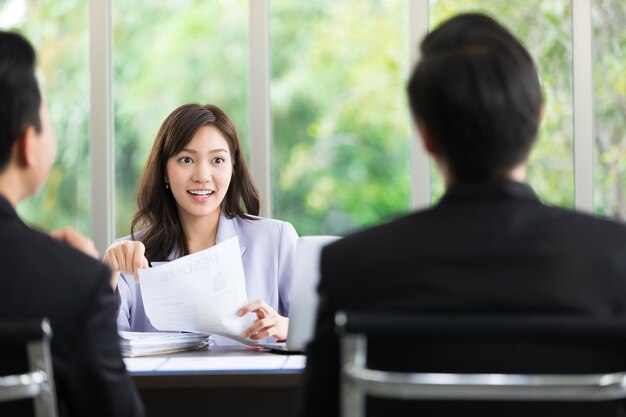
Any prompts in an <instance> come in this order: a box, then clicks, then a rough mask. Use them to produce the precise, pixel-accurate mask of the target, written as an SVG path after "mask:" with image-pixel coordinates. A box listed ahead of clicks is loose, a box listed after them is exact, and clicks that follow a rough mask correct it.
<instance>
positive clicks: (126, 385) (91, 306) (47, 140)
mask: <svg viewBox="0 0 626 417" xmlns="http://www.w3.org/2000/svg"><path fill="white" fill-rule="evenodd" d="M34 70H35V51H34V50H33V48H32V46H31V45H30V43H29V42H28V41H27V40H26V39H24V38H23V37H22V36H20V35H18V34H15V33H10V32H1V31H0V248H2V249H1V250H0V271H1V272H0V318H2V319H3V320H13V319H14V320H24V319H41V318H43V317H48V319H49V320H50V324H51V327H52V333H53V335H52V341H51V351H52V360H53V372H54V377H55V384H56V391H57V398H58V404H59V409H60V413H61V415H67V416H109V417H110V416H142V415H143V414H144V411H143V405H142V403H141V401H140V399H139V396H138V393H137V390H136V388H135V386H134V385H133V383H132V381H131V379H130V377H129V375H128V374H127V373H126V368H125V366H124V362H123V360H122V357H121V355H120V348H119V341H118V335H117V326H116V323H115V318H116V313H117V304H116V303H115V298H114V294H113V291H112V289H111V278H112V274H111V271H110V270H109V269H108V267H106V266H105V265H103V264H102V263H100V262H99V261H98V260H96V259H94V258H93V256H94V255H95V256H97V252H96V251H95V249H94V246H93V242H92V241H91V240H90V239H87V238H86V237H84V236H82V235H81V234H80V233H78V232H77V231H75V230H73V229H63V230H61V231H58V232H55V233H53V234H52V236H50V235H47V234H44V233H41V232H39V231H36V230H33V229H32V228H30V227H28V226H27V225H26V224H24V222H22V220H20V218H19V216H18V215H17V213H16V211H15V207H16V205H17V203H18V202H20V201H22V200H24V199H26V198H28V197H30V196H32V195H33V194H35V193H36V192H37V190H39V188H40V187H41V185H42V184H43V183H44V181H45V179H46V177H47V175H48V172H49V171H50V168H51V166H52V162H53V160H54V154H55V150H56V139H55V137H54V133H53V131H52V127H51V126H50V122H49V120H48V110H47V106H46V103H45V101H44V100H43V99H42V97H41V94H40V90H39V87H38V84H37V81H36V79H35V75H34ZM77 249H78V250H77ZM13 359H16V358H13ZM16 360H17V359H16ZM1 362H2V364H3V365H2V369H0V371H2V372H5V373H6V372H10V369H8V367H10V366H11V364H12V363H13V360H12V358H6V357H3V358H2V361H1ZM29 408H31V409H32V403H31V402H26V401H18V402H2V403H0V415H2V416H22V415H29V414H30V411H29Z"/></svg>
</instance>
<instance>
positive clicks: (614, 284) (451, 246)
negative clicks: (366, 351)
mask: <svg viewBox="0 0 626 417" xmlns="http://www.w3.org/2000/svg"><path fill="white" fill-rule="evenodd" d="M319 293H320V311H319V315H318V321H317V325H316V330H315V336H314V340H313V341H312V343H311V344H310V346H309V349H308V361H307V368H306V372H305V382H304V392H303V398H302V400H303V401H302V404H301V410H300V412H299V414H300V415H301V416H325V417H329V416H336V415H337V413H338V392H339V391H338V375H339V369H338V356H339V353H338V339H337V337H336V336H335V333H334V321H333V318H334V314H335V312H337V310H369V311H435V310H436V311H457V312H459V311H461V312H462V311H474V312H478V311H480V312H483V313H484V312H494V313H497V314H502V313H515V312H537V313H552V312H554V313H572V314H583V315H590V316H596V317H609V316H616V315H618V316H622V315H624V314H626V227H625V226H624V225H622V224H618V223H615V222H610V221H607V220H601V219H598V218H594V217H592V216H588V215H583V214H578V213H574V212H571V211H567V210H563V209H558V208H554V207H548V206H545V205H543V204H541V203H540V201H539V200H538V199H537V197H536V196H535V194H534V193H533V191H532V190H531V189H530V188H529V187H528V186H526V185H524V184H521V183H516V182H510V181H494V182H490V183H484V184H459V185H455V186H452V187H451V188H449V190H448V191H447V192H446V194H445V196H444V197H443V198H442V200H441V201H440V203H439V204H438V205H437V206H436V207H434V208H432V209H428V210H424V211H421V212H416V213H413V214H410V215H408V216H405V217H402V218H399V219H397V220H395V221H392V222H390V223H388V224H385V225H382V226H378V227H375V228H371V229H369V230H364V231H362V232H359V233H356V234H354V235H352V236H349V237H347V238H345V239H342V240H339V241H337V242H336V243H334V244H332V245H330V246H328V247H326V248H325V249H324V251H323V253H322V260H321V282H320V286H319ZM439 355H440V351H439V350H438V349H436V348H435V349H431V350H430V351H422V352H419V353H416V352H415V353H413V354H411V352H407V354H405V355H402V357H398V356H395V357H392V358H389V357H387V358H385V357H381V358H379V359H378V361H379V363H378V365H379V366H381V368H385V367H390V368H394V367H396V368H397V367H400V368H402V367H403V366H408V367H410V368H411V369H412V370H417V371H431V372H445V371H446V370H448V371H453V370H461V371H465V372H479V371H480V369H475V368H474V364H475V361H476V357H474V358H473V359H468V358H466V357H463V356H461V357H458V354H457V358H458V362H457V363H455V364H453V365H451V368H453V369H447V368H446V367H447V365H448V363H447V362H446V361H448V360H453V361H454V356H447V357H446V359H445V360H440V361H438V357H439ZM489 355H491V354H489V353H486V352H485V353H483V355H482V356H483V357H485V356H489ZM495 355H497V353H496V354H495ZM557 356H558V355H557ZM573 356H574V362H576V360H575V358H576V355H575V354H574V355H573ZM489 359H491V358H489ZM570 359H571V358H570ZM481 361H482V359H481V357H480V352H479V354H478V362H481ZM621 361H622V360H621V359H619V362H620V363H619V364H618V365H617V366H620V365H622V364H621ZM504 362H506V360H504ZM531 362H534V361H531ZM536 362H537V363H536V364H535V365H537V369H536V371H538V372H541V371H542V365H546V361H543V362H542V360H541V359H539V358H537V360H536ZM570 363H571V362H570ZM509 365H510V364H509ZM526 365H529V364H525V365H523V366H522V365H520V367H522V368H523V367H524V366H526ZM530 365H533V364H532V363H531V364H530ZM604 365H606V364H602V365H601V366H604ZM498 366H499V367H500V368H498V369H499V370H501V371H505V369H504V368H507V367H508V365H506V364H505V365H502V364H500V365H498ZM564 366H567V365H564ZM606 366H607V367H610V365H606ZM557 367H558V366H555V368H554V372H560V371H563V369H556V368H557ZM458 368H462V369H458ZM513 368H515V365H514V366H513ZM509 370H510V371H511V370H512V371H515V369H509ZM483 371H484V370H483ZM518 371H521V372H524V371H527V370H526V369H518ZM543 371H545V368H544V369H543ZM583 371H584V370H582V369H581V370H577V371H575V372H583ZM382 403H383V402H382V401H379V402H378V403H377V402H375V401H370V403H369V404H370V406H371V407H372V409H373V410H374V413H370V415H416V413H417V412H422V413H424V414H419V415H436V416H441V415H455V416H459V415H489V414H491V415H500V416H501V415H513V413H512V412H511V408H502V409H499V408H498V407H499V406H500V405H501V404H500V405H499V404H486V405H485V404H482V405H477V404H476V403H473V404H468V403H454V404H453V403H451V402H448V403H445V404H442V403H438V402H423V401H422V402H419V403H418V402H412V404H404V405H403V406H406V407H412V408H409V409H410V410H411V411H409V409H402V408H400V409H397V410H396V409H393V411H392V409H390V408H377V407H382V406H383V404H382ZM552 405H554V404H552ZM552 405H550V406H552ZM385 406H386V407H391V406H392V405H391V404H390V403H389V404H385ZM468 406H472V407H474V408H467V407H468ZM483 406H484V408H481V407H483ZM532 406H534V404H530V405H528V407H531V408H525V407H527V406H526V405H524V406H523V407H521V408H519V414H521V415H524V414H525V415H554V413H556V412H557V411H559V410H561V409H562V406H563V404H560V405H559V404H556V405H554V406H555V407H557V408H555V409H551V408H549V406H548V405H546V404H540V405H539V407H538V408H536V409H534V411H533V409H532ZM490 407H491V408H490ZM616 407H617V408H620V405H619V404H616V403H613V404H610V405H607V409H608V410H609V414H608V415H614V414H615V412H616V411H615V408H616ZM377 409H378V414H377V413H376V410H377ZM595 412H596V411H594V413H595ZM475 413H476V414H475ZM567 415H597V414H589V410H587V409H585V408H584V405H577V406H576V407H574V408H573V410H572V409H569V410H568V411H567Z"/></svg>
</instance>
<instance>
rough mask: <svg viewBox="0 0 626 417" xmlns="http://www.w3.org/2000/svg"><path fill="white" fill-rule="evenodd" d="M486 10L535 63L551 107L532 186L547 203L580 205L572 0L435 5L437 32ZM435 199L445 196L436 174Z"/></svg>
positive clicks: (532, 166) (466, 0)
mask: <svg viewBox="0 0 626 417" xmlns="http://www.w3.org/2000/svg"><path fill="white" fill-rule="evenodd" d="M462 11H465V12H469V11H480V12H483V13H487V14H489V15H491V16H493V17H494V18H496V19H498V21H500V22H501V23H502V24H504V25H505V26H507V27H508V28H509V30H511V31H512V32H513V33H514V34H515V35H516V36H518V37H519V38H520V39H521V40H522V42H524V44H525V46H526V48H527V49H528V50H529V52H530V54H531V55H532V56H533V58H534V59H535V62H536V63H537V69H538V71H539V76H540V77H541V84H542V88H543V92H544V97H545V102H546V107H545V116H544V120H543V124H542V126H541V128H540V130H539V137H538V139H537V143H536V145H535V147H534V150H533V151H532V153H531V155H530V161H529V162H530V163H529V166H528V181H529V183H530V184H531V186H532V187H533V188H534V190H535V191H536V192H537V194H539V196H540V197H541V199H542V200H543V201H545V202H548V203H551V204H555V205H560V206H565V207H572V206H573V204H574V158H573V153H572V145H573V140H572V139H573V134H574V133H573V119H572V111H573V99H572V54H571V46H572V24H571V17H572V11H571V4H570V1H569V0H552V1H545V0H509V1H494V0H454V1H448V0H431V22H432V25H431V27H435V26H437V25H438V24H439V23H440V22H441V21H442V20H444V19H446V18H448V17H450V16H452V15H453V14H455V13H459V12H462ZM433 177H434V179H435V180H434V184H433V199H435V200H436V199H438V198H439V196H441V194H442V192H443V184H442V181H441V178H440V177H439V176H438V175H436V174H435V175H434V176H433Z"/></svg>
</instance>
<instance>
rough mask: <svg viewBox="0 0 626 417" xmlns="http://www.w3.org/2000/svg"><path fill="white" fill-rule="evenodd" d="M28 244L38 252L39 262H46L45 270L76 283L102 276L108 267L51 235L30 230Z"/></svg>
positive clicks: (32, 249)
mask: <svg viewBox="0 0 626 417" xmlns="http://www.w3.org/2000/svg"><path fill="white" fill-rule="evenodd" d="M31 231H32V233H30V234H29V245H30V246H31V251H32V252H33V253H38V254H40V255H39V256H38V257H39V260H38V261H39V262H45V263H46V264H47V270H48V271H49V272H50V273H51V274H53V275H56V274H59V275H61V274H62V275H63V276H65V277H66V278H67V279H72V278H74V279H72V281H75V282H76V283H81V282H84V283H85V284H87V283H88V282H90V280H92V279H96V277H98V276H102V275H103V274H104V273H105V272H106V271H107V270H108V268H107V267H106V265H104V264H103V263H102V262H100V261H98V260H97V259H94V258H92V257H91V256H88V255H86V254H84V253H82V252H80V251H79V250H77V249H74V248H73V247H71V246H70V245H68V244H66V243H64V242H60V241H58V240H56V239H54V238H52V237H51V236H49V235H47V234H45V233H42V232H38V231H35V230H32V229H31Z"/></svg>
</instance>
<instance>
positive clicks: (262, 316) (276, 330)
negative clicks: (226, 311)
mask: <svg viewBox="0 0 626 417" xmlns="http://www.w3.org/2000/svg"><path fill="white" fill-rule="evenodd" d="M248 313H254V314H256V320H254V322H253V323H252V325H250V327H248V328H247V329H246V330H244V331H243V332H242V333H241V334H240V335H239V336H240V337H241V338H242V339H245V338H248V337H249V338H250V339H251V340H259V339H265V338H266V337H275V338H276V339H278V340H283V339H286V338H287V329H288V327H289V319H288V318H287V317H283V316H281V315H280V314H278V313H277V312H276V310H274V309H273V308H272V307H270V306H269V305H267V304H266V303H264V302H263V301H261V300H255V301H253V302H251V303H248V304H246V305H245V306H243V307H242V308H241V309H239V311H238V312H237V315H238V316H239V317H243V316H245V315H246V314H248Z"/></svg>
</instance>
